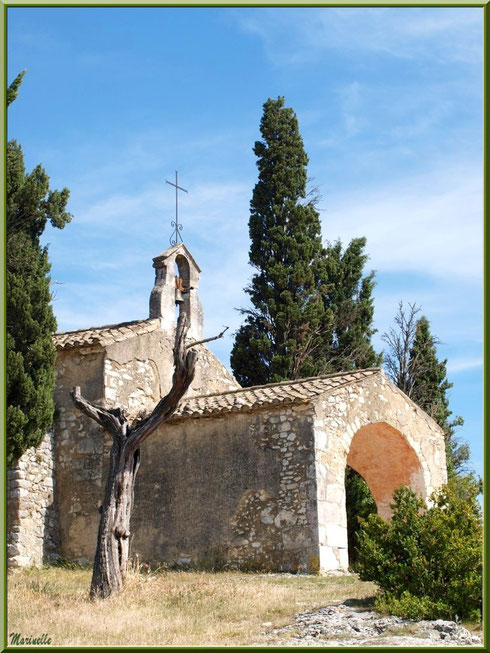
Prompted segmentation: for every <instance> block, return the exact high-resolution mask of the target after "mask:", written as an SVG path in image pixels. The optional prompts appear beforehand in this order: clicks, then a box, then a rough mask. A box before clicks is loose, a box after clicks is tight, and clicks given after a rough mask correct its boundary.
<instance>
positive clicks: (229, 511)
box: [9, 244, 446, 572]
mask: <svg viewBox="0 0 490 653" xmlns="http://www.w3.org/2000/svg"><path fill="white" fill-rule="evenodd" d="M154 268H155V286H154V288H153V290H152V293H151V298H150V317H149V319H147V320H140V321H134V322H126V323H122V324H117V325H108V326H104V327H94V328H91V329H84V330H80V331H72V332H65V333H61V334H57V336H56V337H55V342H56V346H57V350H58V356H57V363H56V390H55V402H56V406H57V412H58V418H57V420H56V422H55V425H54V429H53V433H52V434H49V435H47V436H46V438H45V440H44V441H43V443H42V445H41V446H40V447H39V448H38V449H37V450H29V451H28V452H26V453H25V454H24V456H23V457H22V458H21V459H20V461H18V463H17V465H16V467H15V468H14V469H13V470H11V471H10V472H9V564H11V565H20V566H25V565H31V564H36V565H38V564H41V563H42V562H43V561H46V560H49V559H52V558H53V556H55V555H61V556H63V557H64V558H68V559H74V560H77V561H79V562H82V563H83V562H90V561H91V560H92V558H93V555H94V550H95V543H96V534H97V528H98V521H99V512H98V507H99V506H100V504H101V503H102V496H103V491H104V480H105V477H106V474H107V468H108V463H109V461H108V453H109V449H110V446H111V440H110V438H109V436H107V434H105V433H104V432H103V430H102V429H101V428H100V427H99V426H98V425H97V424H95V423H94V422H93V421H92V420H90V419H88V418H87V417H85V416H84V415H82V414H81V413H80V412H79V411H77V410H76V409H75V407H74V405H73V403H72V401H71V398H70V391H71V390H72V388H73V387H74V386H75V385H79V386H80V387H81V392H82V394H83V395H84V396H85V397H86V398H87V399H89V400H90V401H93V402H95V403H99V404H101V405H106V406H121V407H123V408H124V409H125V410H126V411H127V412H128V413H129V415H130V416H133V417H136V416H138V415H139V414H141V413H145V412H148V411H151V410H152V408H153V407H154V405H155V404H156V403H157V401H158V400H159V399H160V397H162V396H163V395H164V394H165V393H166V392H168V390H169V389H170V386H171V377H172V372H173V353H172V351H173V343H174V335H175V311H176V308H175V307H176V301H177V302H178V310H180V311H185V312H186V313H187V316H188V318H189V320H190V324H191V329H190V332H189V337H190V340H191V341H192V340H194V341H196V340H200V339H201V338H202V331H203V328H202V309H201V308H200V303H199V298H198V296H197V289H198V281H199V274H200V270H199V268H198V266H197V264H196V262H195V261H194V259H193V258H192V256H191V255H190V254H189V252H188V250H187V249H186V248H185V246H184V245H183V244H179V245H177V246H174V247H172V248H170V249H169V250H167V251H166V252H163V253H162V254H160V255H159V256H157V257H156V258H155V259H154ZM197 349H198V363H197V368H196V375H195V378H194V381H193V383H192V385H191V387H190V388H189V391H188V393H187V394H186V396H185V397H184V398H183V399H182V402H181V404H180V406H179V408H178V410H177V412H176V413H175V415H174V416H173V418H172V419H171V420H170V421H169V422H167V423H165V424H163V425H162V426H161V427H160V428H159V429H158V430H157V431H156V432H155V433H154V434H153V435H152V436H151V438H149V440H148V441H147V442H146V443H145V444H144V446H143V448H142V451H141V454H142V461H141V469H140V471H139V474H138V479H137V482H136V489H135V507H134V512H133V519H132V536H131V551H132V555H134V556H138V558H139V560H141V561H145V562H157V563H166V564H168V565H171V566H177V567H182V568H184V567H187V566H198V567H213V568H216V567H225V568H227V567H239V568H244V569H267V570H278V571H309V572H320V571H328V570H334V569H345V568H346V567H347V560H348V556H347V530H346V513H345V490H344V473H345V467H346V465H349V466H350V467H352V468H353V469H355V470H356V471H357V472H359V473H360V474H361V475H362V476H363V477H364V479H365V480H366V482H367V483H368V485H369V487H370V489H371V492H372V495H373V498H374V500H375V501H376V504H377V507H378V511H379V513H380V514H381V515H382V516H384V517H389V515H390V508H389V504H390V499H391V496H392V493H393V490H394V489H395V488H396V487H397V486H399V485H400V484H408V485H410V486H412V487H413V488H414V489H415V490H416V491H417V492H418V493H420V494H421V495H422V496H423V497H424V498H428V497H429V496H430V494H431V492H432V491H433V490H434V489H436V488H437V487H439V486H440V485H441V484H442V483H444V482H445V480H446V471H445V453H444V437H443V434H442V431H441V429H440V428H439V427H438V426H437V425H436V424H435V422H434V421H433V420H432V419H431V418H430V417H429V416H428V415H426V414H425V413H424V412H423V411H422V410H421V409H420V408H418V407H417V406H416V405H415V404H414V403H413V402H411V401H410V400H409V399H408V398H407V397H406V396H405V395H404V394H403V393H402V392H401V391H400V390H398V389H397V388H395V387H394V386H393V385H392V384H391V383H390V382H389V381H388V380H387V379H386V377H385V376H384V374H383V372H382V371H381V370H380V369H377V368H376V369H369V370H358V371H355V372H348V373H340V374H334V375H329V376H324V377H318V378H313V379H303V380H298V381H290V382H284V383H276V384H269V385H266V386H260V387H256V388H246V389H242V388H240V386H239V385H238V383H237V382H236V381H235V379H233V377H232V376H231V375H230V374H229V372H228V371H227V370H226V368H225V367H224V366H223V365H222V364H221V363H220V362H219V361H218V360H217V359H216V358H215V357H214V356H213V354H212V353H211V352H210V351H209V349H207V348H206V347H205V345H204V344H199V345H197Z"/></svg>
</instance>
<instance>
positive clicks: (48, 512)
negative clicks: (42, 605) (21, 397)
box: [7, 433, 59, 567]
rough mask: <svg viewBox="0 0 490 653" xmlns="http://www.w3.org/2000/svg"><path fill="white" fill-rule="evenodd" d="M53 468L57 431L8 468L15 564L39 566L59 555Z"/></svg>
mask: <svg viewBox="0 0 490 653" xmlns="http://www.w3.org/2000/svg"><path fill="white" fill-rule="evenodd" d="M53 468H54V456H53V434H52V433H48V434H47V435H46V436H45V437H44V439H43V441H42V442H41V444H40V445H39V447H37V448H34V447H31V448H30V449H28V450H27V451H26V452H25V454H24V455H23V456H22V458H21V459H20V460H18V461H17V463H16V465H15V466H14V467H13V468H12V469H9V470H8V478H7V497H8V510H7V519H8V526H9V528H8V536H7V552H8V560H9V564H10V565H11V566H14V567H27V566H31V565H35V566H39V565H41V564H42V563H43V562H48V561H50V560H55V559H56V558H57V551H58V547H59V541H58V523H57V513H56V510H55V505H54V501H55V492H54V474H53Z"/></svg>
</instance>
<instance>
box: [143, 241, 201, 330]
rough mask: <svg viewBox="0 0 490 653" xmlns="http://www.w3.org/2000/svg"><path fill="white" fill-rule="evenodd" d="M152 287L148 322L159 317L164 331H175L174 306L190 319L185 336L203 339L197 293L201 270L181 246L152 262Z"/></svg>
mask: <svg viewBox="0 0 490 653" xmlns="http://www.w3.org/2000/svg"><path fill="white" fill-rule="evenodd" d="M153 267H154V268H155V285H154V286H153V290H152V291H151V295H150V319H151V318H160V322H161V328H162V330H163V331H168V332H169V333H173V332H174V331H175V325H176V316H175V310H176V309H175V307H176V306H177V307H178V310H179V312H180V311H184V312H185V313H186V315H187V318H188V320H189V324H190V327H189V333H188V337H189V338H193V339H195V340H202V328H203V313H202V307H201V302H200V301H199V296H198V294H197V289H198V286H199V277H200V274H201V269H200V268H199V266H198V265H197V263H196V261H195V260H194V258H193V257H192V256H191V254H190V252H189V250H188V249H187V247H186V246H185V245H184V243H177V244H176V245H174V246H173V247H170V248H169V249H167V250H165V251H164V252H162V253H161V254H159V255H158V256H155V258H154V259H153Z"/></svg>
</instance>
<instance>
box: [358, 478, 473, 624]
mask: <svg viewBox="0 0 490 653" xmlns="http://www.w3.org/2000/svg"><path fill="white" fill-rule="evenodd" d="M465 485H466V496H465V497H464V498H463V497H461V495H460V492H459V491H455V488H454V487H453V484H452V483H449V484H448V485H445V486H443V487H442V488H441V489H440V490H439V491H438V492H436V493H434V494H433V495H432V497H431V507H429V508H427V507H426V505H425V503H424V502H423V501H422V500H421V499H420V498H418V497H417V496H416V495H415V494H414V492H413V491H412V490H411V489H410V488H407V487H401V488H398V489H397V490H395V492H394V495H393V498H394V501H393V504H392V510H393V516H392V518H391V520H390V521H388V522H387V521H384V520H383V519H382V518H381V517H379V516H378V515H370V516H369V518H368V519H367V520H361V523H362V529H361V531H360V532H359V535H358V540H359V546H358V550H359V560H358V563H357V567H356V569H357V571H358V572H359V575H360V578H361V580H370V581H374V582H375V583H377V584H378V585H379V586H380V588H381V590H382V595H381V596H380V597H379V598H378V599H377V604H376V607H377V608H378V609H380V610H383V611H384V610H385V611H388V612H391V613H392V614H396V615H398V616H401V617H406V618H411V619H439V618H442V619H457V618H460V619H465V620H466V619H467V620H474V621H479V620H480V618H481V610H482V541H483V528H482V519H481V509H480V506H479V503H478V501H477V499H476V495H477V490H476V489H475V486H474V485H473V484H472V483H471V482H467V483H466V484H465Z"/></svg>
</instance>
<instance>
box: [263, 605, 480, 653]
mask: <svg viewBox="0 0 490 653" xmlns="http://www.w3.org/2000/svg"><path fill="white" fill-rule="evenodd" d="M350 603H351V602H350V601H346V602H345V603H343V604H341V605H335V606H333V605H332V606H327V607H324V608H320V609H319V610H315V611H314V612H304V613H302V614H299V615H297V616H296V618H295V620H294V623H293V624H290V625H288V626H284V627H283V628H276V629H274V630H270V631H268V632H266V633H264V635H263V639H262V641H260V642H256V643H255V644H254V646H356V647H357V646H390V647H391V646H427V647H432V646H481V645H482V642H481V639H480V638H479V637H478V636H477V635H472V634H471V633H470V632H469V631H468V630H467V629H466V628H463V627H462V626H459V625H458V624H457V623H455V622H454V621H444V620H442V619H438V620H436V621H412V620H409V619H401V618H400V617H394V616H388V617H386V616H382V615H380V614H379V613H377V612H374V611H372V610H369V609H366V608H359V607H352V606H351V605H349V604H350Z"/></svg>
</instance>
